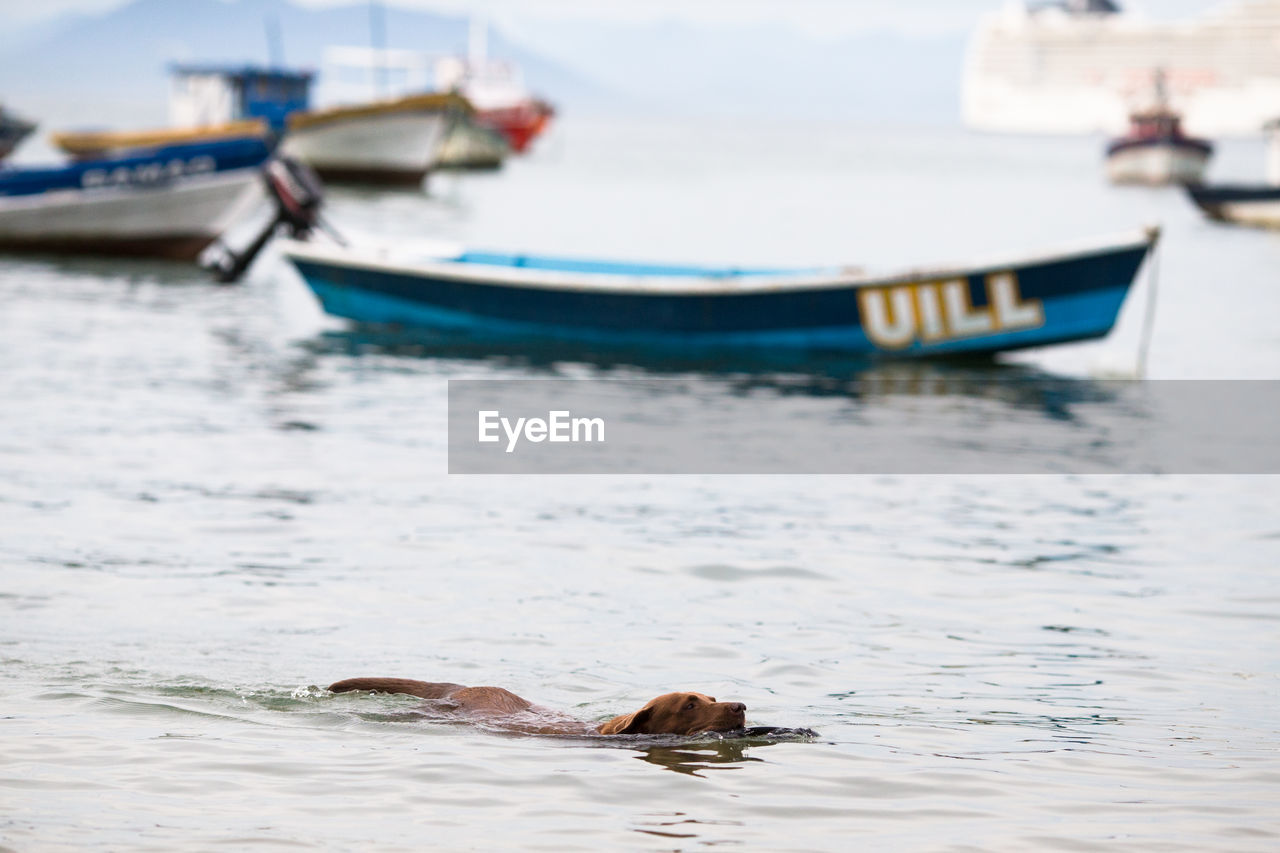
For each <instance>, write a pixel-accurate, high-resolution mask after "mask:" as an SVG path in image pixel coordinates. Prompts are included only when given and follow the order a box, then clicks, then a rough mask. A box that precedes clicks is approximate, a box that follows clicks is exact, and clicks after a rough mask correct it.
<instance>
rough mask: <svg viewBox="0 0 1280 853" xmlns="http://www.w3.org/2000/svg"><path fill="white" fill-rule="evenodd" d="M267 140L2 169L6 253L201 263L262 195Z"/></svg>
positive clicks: (0, 207) (1, 226)
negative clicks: (202, 255)
mask: <svg viewBox="0 0 1280 853" xmlns="http://www.w3.org/2000/svg"><path fill="white" fill-rule="evenodd" d="M267 156H268V150H267V147H266V145H265V143H264V142H263V141H262V140H260V139H241V140H228V141H224V142H215V143H208V144H198V145H182V146H174V147H170V148H163V149H160V150H158V151H155V152H152V153H149V154H145V155H136V156H129V157H120V158H114V159H109V160H94V161H85V162H79V163H73V164H70V165H66V166H60V167H54V168H40V169H35V168H33V169H10V170H4V171H0V248H4V249H7V250H29V251H47V252H74V253H86V254H114V255H142V256H158V257H167V258H177V259H182V260H191V259H194V258H195V257H196V256H197V255H198V254H199V253H200V251H201V250H202V249H203V248H204V247H205V246H207V245H208V244H209V243H211V242H212V241H213V240H214V239H216V238H217V237H218V236H219V235H220V234H221V233H222V232H223V231H224V230H226V228H228V227H229V226H230V225H231V224H233V223H234V222H236V221H237V220H238V219H240V218H242V217H244V216H245V215H246V214H247V213H248V212H249V211H250V210H252V208H253V207H254V206H255V205H257V204H259V203H260V202H261V200H262V199H263V197H264V194H263V185H262V177H261V165H262V163H263V162H264V161H265V160H266V158H267Z"/></svg>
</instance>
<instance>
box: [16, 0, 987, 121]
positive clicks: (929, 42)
mask: <svg viewBox="0 0 1280 853" xmlns="http://www.w3.org/2000/svg"><path fill="white" fill-rule="evenodd" d="M382 8H383V10H384V12H383V14H384V15H385V30H386V37H387V47H390V48H405V49H410V50H419V51H431V52H447V53H462V52H464V51H465V49H466V44H467V27H468V20H467V18H466V17H464V16H461V15H445V14H434V13H430V12H423V11H416V10H413V11H411V10H406V9H403V8H398V7H396V6H394V5H392V4H391V3H385V4H383V6H382ZM369 14H370V12H369V4H368V3H367V2H353V3H352V4H351V5H347V6H336V7H327V8H310V7H304V6H298V5H294V3H293V2H290V0H182V2H173V0H134V2H132V3H129V4H128V5H125V6H123V7H120V8H117V9H115V10H113V11H110V12H106V13H102V14H98V15H70V16H63V17H62V18H60V19H58V20H56V21H53V22H48V23H45V24H43V25H41V26H40V27H38V28H36V29H32V30H30V31H27V32H23V33H22V34H21V38H20V39H19V38H15V37H9V38H5V39H0V101H3V102H5V103H8V104H10V105H12V106H13V107H14V108H16V109H17V110H19V111H21V112H22V113H24V114H26V115H29V116H32V117H35V118H37V119H39V120H40V121H41V123H42V124H43V125H44V126H45V128H53V127H57V126H68V125H75V126H88V125H98V126H108V125H109V126H130V125H132V126H138V125H144V124H155V123H162V122H164V121H165V120H166V115H167V99H168V89H167V82H166V80H167V78H166V68H167V66H168V65H169V64H170V63H172V62H174V61H212V62H227V63H239V62H247V63H255V64H266V63H267V61H268V58H269V50H268V45H267V35H266V33H267V22H268V21H278V22H279V28H280V32H281V34H282V42H283V52H284V59H285V62H286V63H287V64H289V65H293V66H302V67H311V68H313V69H317V70H319V69H320V65H321V59H322V56H323V53H324V49H325V48H326V47H328V46H331V45H367V44H368V43H369ZM523 20H524V21H525V25H524V26H523V28H522V30H521V32H520V39H519V40H518V41H517V40H515V39H512V38H510V37H509V36H508V35H506V34H504V33H503V32H502V31H500V30H491V32H490V36H489V53H490V55H492V56H494V57H498V58H504V59H510V60H513V61H515V62H516V63H518V64H519V65H520V66H521V67H522V68H523V70H524V75H525V79H526V81H527V83H528V84H529V86H530V88H531V89H533V90H534V91H535V92H537V93H539V94H542V95H544V96H545V97H547V98H549V99H550V100H551V101H553V102H555V103H556V104H557V105H558V106H560V107H561V108H562V110H563V111H564V112H565V113H601V112H604V113H621V114H626V113H636V112H640V113H669V114H670V113H675V114H687V115H711V116H733V117H747V118H751V119H756V118H759V119H763V120H775V119H780V118H806V119H814V118H817V119H824V118H825V119H837V120H862V121H868V122H875V121H898V122H901V121H909V122H934V123H938V122H952V121H955V120H957V119H958V112H959V108H958V104H959V79H960V71H961V65H962V62H963V54H964V35H963V34H961V33H956V34H953V35H949V36H938V37H933V38H923V37H921V38H912V37H909V36H905V35H902V34H899V33H867V34H864V35H859V36H855V37H851V38H846V39H842V40H829V41H823V40H815V39H813V38H810V37H807V36H805V35H802V34H800V33H798V32H795V31H792V30H789V29H787V28H786V27H763V26H734V25H727V26H715V27H712V26H699V25H695V24H690V23H684V22H677V21H671V22H667V23H659V24H650V25H642V26H623V25H620V24H617V23H606V22H601V21H590V20H577V21H571V20H566V19H550V18H544V19H538V18H534V17H529V16H526V18H524V19H523Z"/></svg>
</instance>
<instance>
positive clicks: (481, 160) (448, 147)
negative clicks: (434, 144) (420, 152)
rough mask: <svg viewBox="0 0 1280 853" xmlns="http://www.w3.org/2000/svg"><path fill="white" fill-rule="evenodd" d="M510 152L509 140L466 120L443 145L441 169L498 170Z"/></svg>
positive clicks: (453, 129)
mask: <svg viewBox="0 0 1280 853" xmlns="http://www.w3.org/2000/svg"><path fill="white" fill-rule="evenodd" d="M510 153H511V147H510V146H509V145H508V144H507V141H506V138H505V137H504V136H502V134H500V133H498V132H497V131H495V130H491V129H489V128H487V127H481V126H480V125H478V124H476V123H475V122H473V121H471V120H470V119H467V120H465V121H459V122H457V123H455V124H454V125H453V127H452V128H451V129H450V130H449V132H448V134H447V135H446V136H445V139H444V142H443V143H442V144H441V146H440V150H439V155H438V156H437V158H436V162H435V166H436V167H437V168H440V169H497V168H500V167H501V166H502V161H503V160H505V159H506V158H507V155H508V154H510Z"/></svg>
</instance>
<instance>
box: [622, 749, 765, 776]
mask: <svg viewBox="0 0 1280 853" xmlns="http://www.w3.org/2000/svg"><path fill="white" fill-rule="evenodd" d="M764 746H772V744H770V743H755V744H747V743H744V742H743V741H734V740H724V741H709V742H707V743H698V744H685V745H682V746H649V747H644V748H642V749H641V750H640V754H639V755H637V756H636V758H638V759H640V760H641V761H647V762H649V763H650V764H656V765H657V766H659V767H663V768H666V769H667V770H674V771H675V772H676V773H684V774H686V775H688V776H701V775H702V772H701V771H704V770H736V769H738V766H739V765H742V764H745V763H747V762H749V761H763V760H764V759H762V758H755V757H753V756H750V755H748V754H747V749H748V748H749V747H764Z"/></svg>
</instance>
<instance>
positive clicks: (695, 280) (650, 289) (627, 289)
mask: <svg viewBox="0 0 1280 853" xmlns="http://www.w3.org/2000/svg"><path fill="white" fill-rule="evenodd" d="M1159 239H1160V227H1159V226H1155V225H1151V226H1145V227H1143V228H1140V229H1134V230H1132V231H1126V232H1123V233H1117V234H1115V235H1112V236H1111V237H1108V238H1097V239H1095V240H1089V241H1077V242H1075V243H1072V244H1064V245H1063V246H1061V247H1059V248H1056V249H1046V250H1041V251H1039V252H1033V253H1028V254H1026V255H1021V256H1016V257H1015V256H1007V257H1006V256H996V257H991V258H983V259H980V260H977V261H974V262H971V263H955V262H953V263H950V264H948V265H945V266H931V267H915V268H908V269H903V270H893V271H888V272H885V273H868V272H866V271H863V270H860V269H857V268H852V267H849V268H843V269H842V268H837V267H832V268H830V269H829V271H824V272H823V273H822V274H814V273H813V272H811V271H803V272H800V273H779V274H777V275H774V274H769V273H765V274H738V275H724V274H721V275H705V276H700V275H626V274H617V273H585V272H569V271H555V270H541V269H535V268H530V267H512V266H499V265H491V264H481V263H475V262H465V261H458V260H454V259H452V258H446V257H441V258H433V259H424V260H422V261H416V262H413V263H404V262H394V261H390V260H387V259H383V258H378V257H376V256H367V255H361V254H360V253H358V252H355V251H352V250H351V249H348V248H345V247H341V246H333V247H329V246H320V245H317V244H315V243H309V242H305V241H300V240H294V239H288V238H286V239H282V240H281V241H280V243H281V252H282V254H284V256H285V257H286V258H288V259H289V260H290V261H292V262H295V263H298V262H300V263H320V264H326V265H329V266H336V267H343V268H346V269H352V270H365V271H372V272H378V273H385V274H391V275H401V276H407V277H410V278H435V279H445V280H451V281H459V282H463V283H466V284H473V285H480V286H494V287H512V286H515V287H525V288H536V289H540V290H549V291H562V292H563V291H582V292H596V293H601V292H609V293H619V294H624V295H633V296H686V295H687V296H737V295H747V294H752V293H771V292H777V291H780V290H792V291H805V290H838V289H843V288H862V287H882V286H892V285H894V284H902V283H913V282H921V281H945V280H952V279H961V278H966V279H967V278H969V277H971V276H974V275H985V274H989V273H995V272H1005V271H1008V270H1011V269H1017V268H1022V267H1029V266H1038V265H1044V264H1050V263H1059V262H1067V261H1073V260H1080V259H1084V258H1089V257H1095V256H1098V255H1106V254H1111V253H1113V252H1121V251H1126V250H1134V249H1139V248H1145V251H1146V252H1148V253H1149V252H1150V251H1151V250H1152V249H1154V248H1155V246H1156V245H1157V244H1158V242H1159Z"/></svg>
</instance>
